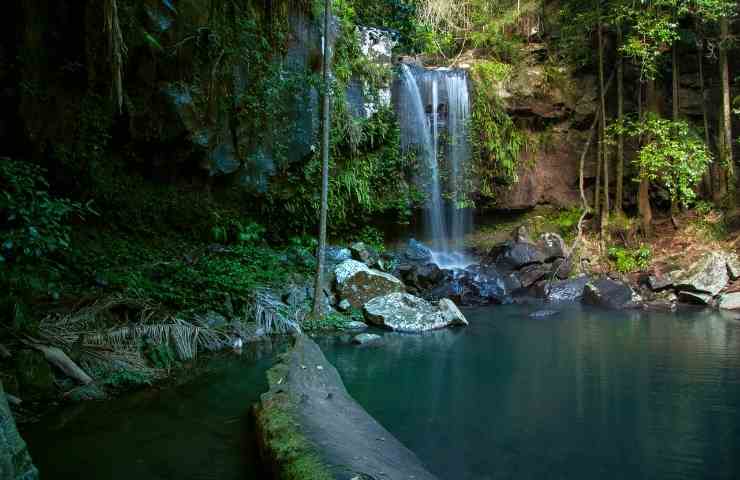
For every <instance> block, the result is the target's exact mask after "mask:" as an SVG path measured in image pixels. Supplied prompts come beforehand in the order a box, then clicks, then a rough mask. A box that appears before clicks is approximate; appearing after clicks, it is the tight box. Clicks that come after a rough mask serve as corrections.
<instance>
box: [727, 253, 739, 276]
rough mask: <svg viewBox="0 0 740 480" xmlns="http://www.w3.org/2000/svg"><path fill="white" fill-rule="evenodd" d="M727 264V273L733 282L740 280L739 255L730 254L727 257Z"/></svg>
mask: <svg viewBox="0 0 740 480" xmlns="http://www.w3.org/2000/svg"><path fill="white" fill-rule="evenodd" d="M725 262H726V263H727V273H729V274H730V278H731V279H732V280H737V279H738V278H740V257H738V255H737V253H728V254H727V255H726V256H725Z"/></svg>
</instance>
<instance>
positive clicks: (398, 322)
mask: <svg viewBox="0 0 740 480" xmlns="http://www.w3.org/2000/svg"><path fill="white" fill-rule="evenodd" d="M448 301H449V300H448ZM450 303H452V302H450ZM442 305H443V306H442V308H440V307H439V306H435V305H433V304H432V303H430V302H427V301H426V300H424V299H422V298H419V297H415V296H413V295H410V294H408V293H391V294H389V295H385V296H383V297H377V298H374V299H372V300H370V301H369V302H367V303H366V304H365V306H364V308H363V313H364V314H365V319H366V320H367V321H368V323H372V324H374V325H377V326H380V327H384V328H387V329H390V330H395V331H397V332H409V333H417V332H425V331H429V330H438V329H440V328H445V327H449V326H452V325H467V320H465V317H464V316H463V315H462V313H461V312H460V311H459V310H457V307H455V310H456V311H453V310H452V308H451V307H450V305H449V304H448V303H447V302H446V301H445V300H442ZM453 306H454V304H453Z"/></svg>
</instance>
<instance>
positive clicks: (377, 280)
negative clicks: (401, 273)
mask: <svg viewBox="0 0 740 480" xmlns="http://www.w3.org/2000/svg"><path fill="white" fill-rule="evenodd" d="M334 275H335V281H336V289H337V293H338V295H339V298H340V299H341V300H347V301H348V302H349V304H350V305H351V306H352V307H355V308H362V306H363V305H365V304H366V303H367V302H368V301H370V300H372V299H373V298H376V297H381V296H384V295H388V294H389V293H394V292H403V291H404V290H405V289H404V285H403V283H402V282H401V280H399V279H397V278H396V277H394V276H393V275H390V274H388V273H385V272H381V271H379V270H373V269H371V268H369V267H368V266H367V265H365V264H364V263H362V262H358V261H357V260H346V261H344V262H342V263H340V264H339V265H338V266H337V268H336V269H335V270H334Z"/></svg>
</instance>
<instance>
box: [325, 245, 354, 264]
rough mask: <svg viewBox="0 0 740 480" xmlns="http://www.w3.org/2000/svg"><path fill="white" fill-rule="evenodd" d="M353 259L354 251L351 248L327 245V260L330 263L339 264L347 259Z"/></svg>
mask: <svg viewBox="0 0 740 480" xmlns="http://www.w3.org/2000/svg"><path fill="white" fill-rule="evenodd" d="M351 259H352V252H351V251H350V249H349V248H342V247H335V246H329V247H326V262H327V263H328V264H330V265H338V264H340V263H342V262H344V261H345V260H351Z"/></svg>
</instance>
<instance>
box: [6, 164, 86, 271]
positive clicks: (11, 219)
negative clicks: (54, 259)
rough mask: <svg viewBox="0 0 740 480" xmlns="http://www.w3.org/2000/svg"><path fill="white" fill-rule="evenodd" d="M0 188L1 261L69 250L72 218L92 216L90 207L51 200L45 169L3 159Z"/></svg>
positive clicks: (62, 200) (30, 257) (58, 199)
mask: <svg viewBox="0 0 740 480" xmlns="http://www.w3.org/2000/svg"><path fill="white" fill-rule="evenodd" d="M0 186H1V187H2V191H3V194H2V196H1V197H0V221H2V224H0V231H2V235H3V237H2V241H3V243H2V252H0V262H5V261H8V260H10V259H14V260H16V261H22V260H24V259H27V260H30V259H38V258H41V257H45V256H48V255H50V254H52V253H55V252H57V251H60V250H65V249H67V248H69V244H70V231H71V226H70V225H69V223H68V222H69V220H70V219H71V217H73V216H75V215H78V216H83V215H85V214H89V213H94V211H93V210H92V208H91V207H90V205H89V204H88V205H82V204H80V203H77V202H73V201H71V200H68V199H64V198H53V197H52V196H51V194H50V193H49V184H48V183H47V181H46V179H45V178H44V170H43V169H42V168H40V167H38V166H37V165H34V164H31V163H27V162H21V161H16V160H11V159H8V158H4V159H2V161H1V162H0Z"/></svg>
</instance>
